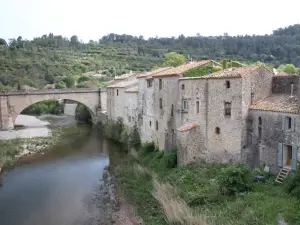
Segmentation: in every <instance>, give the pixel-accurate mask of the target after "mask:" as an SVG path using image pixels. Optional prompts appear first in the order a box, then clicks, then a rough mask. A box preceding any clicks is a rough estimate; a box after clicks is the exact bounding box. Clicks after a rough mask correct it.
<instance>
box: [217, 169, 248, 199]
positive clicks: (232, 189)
mask: <svg viewBox="0 0 300 225" xmlns="http://www.w3.org/2000/svg"><path fill="white" fill-rule="evenodd" d="M216 181H217V184H218V185H219V189H220V191H221V192H222V193H223V194H227V195H232V194H235V193H239V192H244V191H248V190H251V181H250V170H249V169H248V167H247V166H246V165H243V164H234V165H229V166H227V167H225V168H222V169H221V171H220V172H219V173H218V174H217V176H216Z"/></svg>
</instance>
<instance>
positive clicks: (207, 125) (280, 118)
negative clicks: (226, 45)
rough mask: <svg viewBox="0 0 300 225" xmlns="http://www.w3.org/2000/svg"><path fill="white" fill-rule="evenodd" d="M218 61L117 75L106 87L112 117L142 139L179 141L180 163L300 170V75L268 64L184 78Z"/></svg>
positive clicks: (166, 145) (161, 143)
mask: <svg viewBox="0 0 300 225" xmlns="http://www.w3.org/2000/svg"><path fill="white" fill-rule="evenodd" d="M214 64H215V62H214V61H212V60H206V61H199V62H191V63H188V64H185V65H183V66H179V67H175V68H174V67H166V68H160V69H158V70H155V71H152V72H146V73H142V74H137V75H129V76H128V75H126V76H123V78H121V79H119V80H118V81H116V80H115V81H114V84H112V85H110V86H108V87H107V109H108V116H109V118H110V119H112V120H116V119H117V118H118V117H122V118H123V119H124V123H125V124H126V125H128V126H130V127H132V126H134V125H135V124H136V125H137V126H138V129H139V132H140V135H141V140H142V142H151V141H153V142H154V143H155V145H156V146H157V147H158V148H159V149H161V150H169V149H172V148H174V147H176V148H177V149H178V162H179V165H185V164H188V163H191V162H195V161H198V160H204V161H206V162H214V163H230V162H247V163H248V164H249V165H251V166H252V167H259V166H267V167H268V168H270V170H271V172H277V171H278V170H279V169H280V168H282V167H285V168H290V169H295V168H297V160H298V159H300V154H298V147H299V143H300V137H299V134H300V133H299V132H298V129H300V118H299V97H300V82H299V78H298V77H295V76H275V74H274V73H273V72H272V71H270V70H268V69H267V68H266V67H264V66H246V67H239V68H230V69H226V70H222V71H219V72H214V71H207V72H208V73H210V74H207V75H204V76H198V77H187V76H186V75H187V74H191V73H187V72H190V71H192V70H193V69H195V68H201V67H203V68H210V66H218V65H214ZM194 71H195V70H194ZM199 71H201V69H200V70H199Z"/></svg>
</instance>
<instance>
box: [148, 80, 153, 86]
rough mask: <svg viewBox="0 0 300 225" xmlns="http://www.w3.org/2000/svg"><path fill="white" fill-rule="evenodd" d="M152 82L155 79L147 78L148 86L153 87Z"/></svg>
mask: <svg viewBox="0 0 300 225" xmlns="http://www.w3.org/2000/svg"><path fill="white" fill-rule="evenodd" d="M152 82H153V80H147V87H148V88H150V87H152Z"/></svg>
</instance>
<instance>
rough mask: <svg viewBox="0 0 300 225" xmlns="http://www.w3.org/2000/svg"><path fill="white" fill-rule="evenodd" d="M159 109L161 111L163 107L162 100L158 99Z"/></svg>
mask: <svg viewBox="0 0 300 225" xmlns="http://www.w3.org/2000/svg"><path fill="white" fill-rule="evenodd" d="M159 108H160V109H162V108H163V105H162V98H160V99H159Z"/></svg>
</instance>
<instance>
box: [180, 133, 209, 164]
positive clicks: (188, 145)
mask: <svg viewBox="0 0 300 225" xmlns="http://www.w3.org/2000/svg"><path fill="white" fill-rule="evenodd" d="M176 138H177V146H178V165H179V166H183V165H186V164H188V163H191V162H195V161H198V160H206V155H207V152H206V149H205V147H204V145H205V135H203V130H202V129H201V128H200V127H196V128H194V129H191V130H187V131H183V132H177V136H176Z"/></svg>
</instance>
